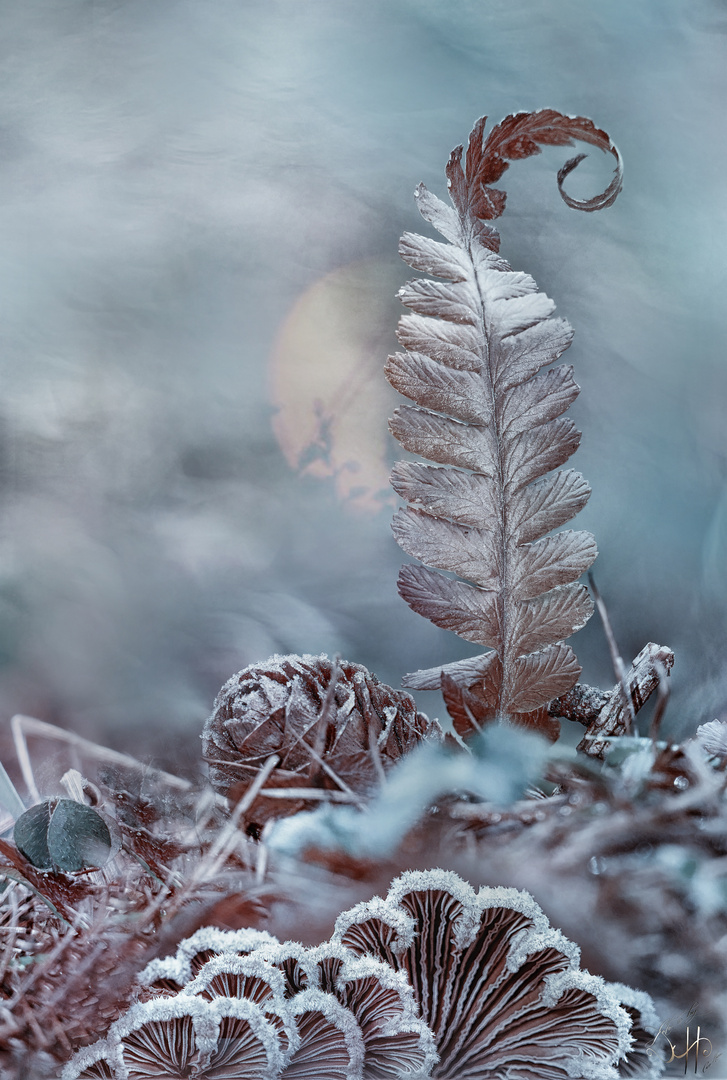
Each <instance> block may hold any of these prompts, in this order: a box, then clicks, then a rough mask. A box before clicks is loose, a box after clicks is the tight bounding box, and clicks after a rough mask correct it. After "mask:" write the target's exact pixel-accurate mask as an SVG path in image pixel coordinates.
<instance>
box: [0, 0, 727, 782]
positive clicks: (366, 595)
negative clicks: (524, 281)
mask: <svg viewBox="0 0 727 1080" xmlns="http://www.w3.org/2000/svg"><path fill="white" fill-rule="evenodd" d="M726 35H727V5H726V4H725V3H724V0H689V2H678V0H643V2H642V3H639V4H633V3H632V2H631V0H608V3H605V4H604V3H603V2H602V0H601V2H596V0H551V2H550V3H548V4H542V3H540V0H448V2H446V3H445V2H443V0H365V2H364V0H355V2H351V0H314V2H309V3H299V2H298V0H24V3H22V4H18V3H16V2H15V0H2V2H0V53H1V55H2V64H1V68H0V72H1V74H0V85H1V87H2V92H1V93H0V278H1V285H0V365H1V378H2V383H1V385H2V394H1V395H0V702H1V708H2V714H1V715H2V721H3V722H4V721H6V720H7V718H9V717H10V716H11V715H12V713H13V712H15V711H22V712H24V713H30V714H33V715H36V716H39V717H40V718H42V719H45V720H50V721H52V722H54V723H59V724H62V725H64V726H67V727H70V728H73V729H74V730H76V731H78V732H80V733H81V734H84V735H87V736H90V737H92V738H95V739H98V740H100V741H103V742H106V743H108V744H110V745H113V746H115V747H121V748H123V749H126V750H130V751H131V752H135V753H146V752H152V753H156V754H158V755H160V756H161V757H162V758H163V759H164V760H165V761H166V762H167V763H170V764H172V765H173V764H174V763H175V759H176V758H180V757H183V756H184V753H185V752H186V751H185V749H184V748H187V749H189V748H191V750H192V751H193V752H194V753H195V754H196V752H197V747H198V743H197V741H196V735H197V733H198V732H199V731H200V730H201V725H202V722H203V720H204V718H205V716H206V715H207V714H208V713H209V712H210V710H211V705H212V701H213V699H214V696H215V693H216V691H217V689H218V688H219V686H220V685H221V683H222V682H223V681H224V680H226V679H227V678H228V677H229V676H230V675H231V674H232V673H233V672H235V671H236V670H238V669H239V668H242V667H243V666H245V665H247V664H250V663H253V662H255V661H262V660H264V659H265V658H266V657H268V656H269V655H270V654H272V653H274V652H310V653H318V652H328V653H329V654H333V653H336V652H338V653H340V654H342V655H343V656H344V657H346V658H347V659H349V660H352V661H355V662H357V663H363V664H366V665H367V666H368V667H369V668H370V669H371V670H372V671H374V672H375V673H376V674H377V675H378V676H379V677H380V678H381V679H382V680H384V681H385V682H389V683H391V684H392V685H394V686H398V685H399V681H400V678H401V676H402V674H403V673H404V672H406V671H411V670H413V669H415V668H417V667H424V666H428V665H432V664H436V663H439V662H446V661H449V660H453V659H455V658H457V657H459V656H463V655H469V654H470V653H472V652H474V651H476V650H474V649H472V648H471V647H469V646H467V645H466V643H464V642H460V641H459V639H457V638H456V637H455V636H454V635H452V634H448V633H445V632H443V631H439V630H437V629H436V628H435V627H434V626H432V625H430V624H429V623H427V622H426V621H425V620H423V619H421V618H420V617H419V616H417V615H415V614H414V613H413V612H411V611H410V610H409V609H408V607H407V606H406V605H405V604H404V602H403V601H402V600H400V599H399V597H398V595H397V591H396V576H397V571H398V567H399V565H400V562H401V553H400V552H399V549H398V548H397V547H396V545H395V543H394V541H393V539H392V537H391V534H390V531H389V519H390V516H391V512H392V508H393V506H394V501H393V499H392V497H391V495H390V493H389V491H388V488H387V474H388V470H389V468H390V465H391V463H392V461H393V460H395V459H396V457H397V449H396V446H395V444H394V443H393V441H392V440H391V438H390V437H389V436H388V434H387V429H386V420H387V416H388V415H389V414H390V412H391V410H392V409H393V407H394V406H395V403H396V395H395V394H394V393H393V391H391V390H390V389H389V388H388V387H387V386H386V384H385V382H384V379H383V376H382V373H381V369H382V365H383V363H384V360H385V357H386V354H387V352H390V351H391V350H392V349H393V348H394V347H395V345H396V342H395V336H394V331H395V327H396V322H397V319H398V315H399V304H398V301H397V300H396V299H395V292H396V289H397V288H398V287H399V286H400V285H401V284H402V283H403V282H404V281H405V280H407V277H408V276H410V275H409V272H408V271H407V268H406V267H405V266H404V265H403V264H402V263H401V262H400V261H399V260H398V257H397V254H396V248H397V240H398V237H399V234H400V233H401V232H402V231H403V230H404V229H414V230H420V229H424V231H427V227H426V226H425V225H424V223H423V222H422V221H421V219H420V218H419V217H418V214H417V212H416V208H415V205H414V199H413V197H412V195H413V190H414V186H415V184H416V183H417V182H418V181H420V180H422V181H424V182H425V183H426V184H427V185H428V186H429V187H431V188H432V189H433V190H434V191H435V192H438V193H439V194H440V195H441V194H443V193H444V191H445V183H444V171H443V170H444V165H445V163H446V160H447V156H448V154H449V151H450V149H451V148H452V147H453V146H454V145H456V144H457V143H459V142H461V141H463V140H465V139H466V137H467V135H468V133H469V130H470V128H471V126H472V123H473V121H474V120H475V119H477V117H479V116H480V115H482V114H483V113H487V114H488V115H489V116H490V117H491V118H492V121H493V122H496V121H497V120H499V119H501V118H502V117H503V116H504V115H506V114H507V113H509V112H514V111H517V110H520V109H537V108H541V107H544V106H550V107H553V108H556V109H558V110H561V111H563V112H568V113H573V114H581V115H585V116H589V117H591V118H592V119H593V120H594V121H595V122H596V123H597V124H598V125H599V126H601V127H604V128H605V129H606V130H607V131H608V132H609V134H610V135H611V136H612V138H613V139H614V141H615V142H616V143H617V144H618V146H619V147H620V149H621V152H622V154H623V157H624V161H625V185H624V190H623V193H622V194H621V196H620V197H619V199H618V200H617V202H616V204H615V206H613V207H612V208H611V209H608V210H606V211H603V212H601V213H597V214H583V213H578V212H576V211H573V210H569V209H568V208H567V207H566V206H565V204H564V203H563V202H562V201H561V200H560V198H559V196H558V193H557V190H556V184H555V173H556V172H557V170H558V168H559V167H560V165H561V164H562V163H563V162H564V161H565V159H566V157H568V156H571V153H572V152H569V151H568V150H564V149H562V148H561V149H558V148H552V149H549V150H547V151H545V152H544V153H543V154H542V155H540V156H539V157H537V158H534V159H531V160H529V161H526V162H518V163H515V164H514V165H513V166H512V168H511V170H510V171H509V172H508V173H507V174H506V176H505V177H504V178H503V182H502V185H501V186H503V187H505V189H506V190H507V192H508V208H507V210H506V213H505V215H504V217H503V218H502V219H501V221H500V223H499V227H500V231H501V234H502V251H503V254H504V255H505V257H506V258H508V259H509V260H510V262H511V263H512V264H513V265H514V266H515V267H516V268H518V269H524V270H527V271H529V272H530V273H532V274H533V275H534V277H535V278H536V280H537V281H538V283H539V285H540V287H541V288H542V289H544V290H545V291H546V292H548V294H549V295H551V296H552V297H553V298H554V300H555V301H556V303H557V305H558V311H559V313H560V314H562V315H565V316H566V317H567V318H568V319H569V320H570V321H571V322H572V324H573V326H574V327H575V330H576V338H575V343H574V345H573V347H572V349H571V350H570V352H569V354H568V357H567V359H568V361H570V362H573V363H574V364H575V366H576V378H577V380H578V382H579V383H580V384H581V386H582V390H583V392H582V394H581V397H580V398H579V400H578V401H577V402H576V404H575V406H574V407H573V409H572V414H573V415H574V417H575V419H576V422H577V423H578V424H579V426H580V427H581V428H582V430H583V432H584V437H583V441H582V445H581V449H580V450H579V452H578V454H577V456H576V457H575V458H574V460H573V464H574V465H575V466H576V467H577V468H579V469H580V470H581V471H582V472H583V473H584V474H585V476H586V477H587V479H588V480H589V481H590V483H591V486H592V488H593V496H592V498H591V501H590V503H589V506H588V507H587V508H586V510H585V511H584V512H583V513H582V514H581V516H580V518H579V519H578V526H579V527H582V528H590V529H591V530H592V531H593V532H594V533H595V535H596V538H597V541H598V544H599V548H600V551H601V554H600V556H599V559H598V561H597V563H596V564H595V566H594V574H595V577H596V580H597V583H598V585H599V587H600V590H601V592H602V594H603V596H604V598H605V600H606V602H607V604H608V607H609V610H610V614H611V619H612V622H613V626H614V629H615V632H616V635H617V638H618V641H619V644H620V646H621V649H622V652H623V654H624V656H625V658H626V659H627V660H629V659H630V658H631V657H632V656H634V655H635V654H636V653H637V652H638V651H639V649H640V648H641V647H642V646H643V645H644V644H645V643H646V642H647V641H657V642H659V643H661V644H666V645H669V646H671V648H673V649H674V650H675V652H676V655H677V662H676V667H675V670H674V675H673V691H674V692H673V696H672V702H671V704H670V707H669V712H668V715H667V720H666V727H667V729H668V730H671V731H672V733H674V734H688V733H691V732H692V731H693V730H694V728H695V727H696V725H697V724H698V723H701V722H704V721H707V720H711V719H714V718H715V717H724V718H727V655H726V652H725V648H724V643H725V630H726V628H727V625H726V624H727V574H726V573H725V566H726V557H727V424H726V423H725V415H726V410H727V364H726V363H725V355H724V338H725V308H724V293H725V284H726V281H725V278H726V272H725V269H726V265H727V262H726V259H725V250H726V249H727V210H726V203H725V197H724V192H725V179H724V178H725V172H726V167H727V143H726V142H725V139H724V137H723V134H722V131H723V127H722V126H723V123H724V106H725V100H726V95H725V91H726V90H727V63H725V52H726V49H725V45H726V44H727V36H726ZM578 149H579V150H581V149H587V148H586V147H579V148H578ZM609 161H610V159H609ZM609 161H607V160H606V158H605V157H604V156H603V155H601V154H600V153H599V152H598V151H595V150H593V151H592V152H591V153H590V154H589V157H588V159H587V160H586V162H584V164H583V165H582V166H581V167H580V169H579V170H578V171H577V172H576V173H574V174H573V175H571V177H569V179H568V180H567V182H566V186H567V188H568V190H569V191H570V192H571V194H573V195H575V196H578V197H585V196H588V195H591V194H594V193H595V192H596V191H600V190H601V189H602V188H603V187H605V186H606V183H607V182H608V179H609V177H610V174H611V165H610V164H609ZM573 645H574V647H575V648H576V651H577V652H578V655H579V657H580V659H581V661H582V663H583V664H584V674H583V678H584V680H585V681H588V682H592V683H597V684H600V685H602V686H610V685H612V683H613V681H614V677H613V673H612V670H611V665H610V660H609V656H608V650H607V648H606V645H605V640H604V637H603V633H602V630H601V627H600V625H599V624H598V620H597V618H594V619H592V620H591V623H590V624H589V625H588V627H587V628H586V629H585V630H584V631H582V632H581V633H580V634H579V635H577V636H576V637H575V638H574V639H573ZM419 701H420V706H421V707H422V708H423V709H424V710H425V711H427V712H428V713H429V714H430V715H441V713H442V711H443V706H442V704H441V700H440V699H439V697H438V695H434V694H422V695H420V698H419ZM171 732H174V733H175V740H174V742H173V743H170V741H169V734H170V733H171Z"/></svg>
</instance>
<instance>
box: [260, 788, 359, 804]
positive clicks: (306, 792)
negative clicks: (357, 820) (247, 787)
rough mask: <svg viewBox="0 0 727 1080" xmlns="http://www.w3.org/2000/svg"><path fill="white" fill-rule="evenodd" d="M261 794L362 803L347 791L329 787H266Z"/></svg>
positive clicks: (264, 797) (263, 795)
mask: <svg viewBox="0 0 727 1080" xmlns="http://www.w3.org/2000/svg"><path fill="white" fill-rule="evenodd" d="M259 795H260V798H261V799H314V800H318V801H319V802H336V803H347V804H348V803H356V804H357V805H362V804H361V803H360V801H359V800H358V799H357V798H356V796H355V795H354V796H351V795H349V794H348V793H347V792H345V791H330V790H329V789H328V788H304V787H300V788H298V787H289V788H265V789H264V790H263V791H261V792H260V793H259Z"/></svg>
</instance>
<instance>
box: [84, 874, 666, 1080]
mask: <svg viewBox="0 0 727 1080" xmlns="http://www.w3.org/2000/svg"><path fill="white" fill-rule="evenodd" d="M578 960H579V952H578V949H577V947H576V946H575V945H573V944H572V943H571V942H569V941H567V940H566V938H564V937H563V935H562V934H561V933H560V932H559V931H557V930H553V929H552V928H551V927H550V926H549V924H548V921H547V919H546V917H545V915H544V914H543V912H542V911H541V910H540V908H539V907H538V906H537V904H536V903H535V901H534V900H533V899H532V897H531V896H529V894H527V893H524V892H519V891H518V890H515V889H504V888H483V889H480V891H479V892H478V893H475V891H474V890H473V889H472V888H471V887H470V886H469V885H468V884H467V883H466V882H464V881H462V880H461V879H460V878H459V877H458V876H457V875H456V874H454V873H451V872H446V871H442V870H431V871H416V872H415V871H409V872H407V873H405V874H403V875H401V877H399V878H397V879H396V880H395V881H394V882H393V884H392V886H391V889H390V891H389V894H388V896H387V897H386V899H381V898H380V897H374V898H373V899H372V900H369V901H367V902H366V903H362V904H359V905H357V906H356V907H354V908H352V909H351V910H350V911H347V912H344V913H343V914H342V915H341V916H340V917H339V919H338V920H337V923H336V928H335V931H334V934H333V936H332V938H331V939H330V940H329V941H327V942H325V943H324V944H322V945H318V946H315V947H312V948H306V947H304V946H302V945H300V944H298V943H296V942H285V943H280V942H278V941H277V940H276V939H275V938H273V937H272V936H271V935H269V934H267V933H265V932H262V931H255V930H240V931H221V930H216V929H213V928H207V929H204V930H200V931H198V932H197V933H196V934H195V935H193V937H191V938H188V939H187V940H186V941H184V942H182V943H181V945H180V946H179V948H178V950H177V953H176V955H175V956H172V957H169V958H166V959H164V960H156V961H153V962H152V963H151V964H150V965H149V966H148V967H147V968H145V970H144V971H143V972H142V973H141V975H140V977H139V982H140V984H141V986H140V993H139V1000H138V1001H137V1002H136V1003H135V1004H134V1005H133V1006H132V1007H131V1008H130V1009H129V1011H128V1012H127V1013H126V1014H125V1015H124V1016H122V1017H121V1018H120V1019H118V1020H117V1021H116V1022H115V1023H114V1024H113V1025H112V1026H111V1028H110V1030H109V1032H108V1034H107V1035H106V1037H105V1038H104V1039H102V1040H101V1041H100V1042H98V1043H96V1044H94V1045H93V1046H90V1047H86V1048H84V1049H82V1050H80V1051H79V1052H78V1053H77V1054H76V1055H75V1057H74V1058H73V1059H72V1060H71V1061H70V1062H69V1063H68V1064H67V1065H66V1067H65V1069H64V1072H63V1080H152V1078H155V1080H161V1078H162V1077H164V1078H172V1077H174V1078H175V1080H177V1078H182V1077H184V1078H189V1080H193V1078H194V1080H232V1078H235V1080H304V1078H310V1080H312V1078H315V1080H397V1078H401V1080H425V1078H432V1080H485V1078H493V1080H494V1078H495V1077H505V1076H506V1077H507V1078H508V1080H566V1078H569V1077H571V1078H572V1077H579V1078H581V1080H615V1078H616V1077H619V1076H632V1075H642V1076H656V1075H658V1072H659V1066H658V1064H657V1063H656V1058H654V1059H653V1061H652V1059H651V1058H649V1057H647V1056H646V1055H645V1052H644V1047H643V1046H641V1047H639V1046H637V1045H635V1043H634V1039H633V1038H632V1031H633V1032H636V1031H638V1032H640V1033H641V1041H642V1042H645V1041H646V1039H647V1037H648V1031H649V1030H650V1028H651V1026H652V1016H651V1013H652V1012H653V1010H651V1002H650V999H648V998H647V996H646V995H640V994H635V993H634V992H632V991H629V990H628V988H626V987H618V986H610V985H609V984H607V983H605V982H604V981H603V980H602V979H600V978H597V977H595V976H592V975H589V974H588V973H587V972H583V971H580V970H579V968H578ZM622 1001H623V1002H624V1003H625V1004H626V1003H627V1005H628V1010H627V1009H626V1008H624V1007H622V1004H621V1002H622ZM644 1017H646V1019H644ZM632 1020H633V1027H632ZM637 1061H638V1065H639V1070H638V1072H634V1071H633V1064H634V1062H637ZM629 1063H631V1064H629ZM644 1063H646V1064H645V1065H644ZM642 1065H644V1070H645V1071H642V1069H641V1066H642ZM629 1070H631V1071H629Z"/></svg>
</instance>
